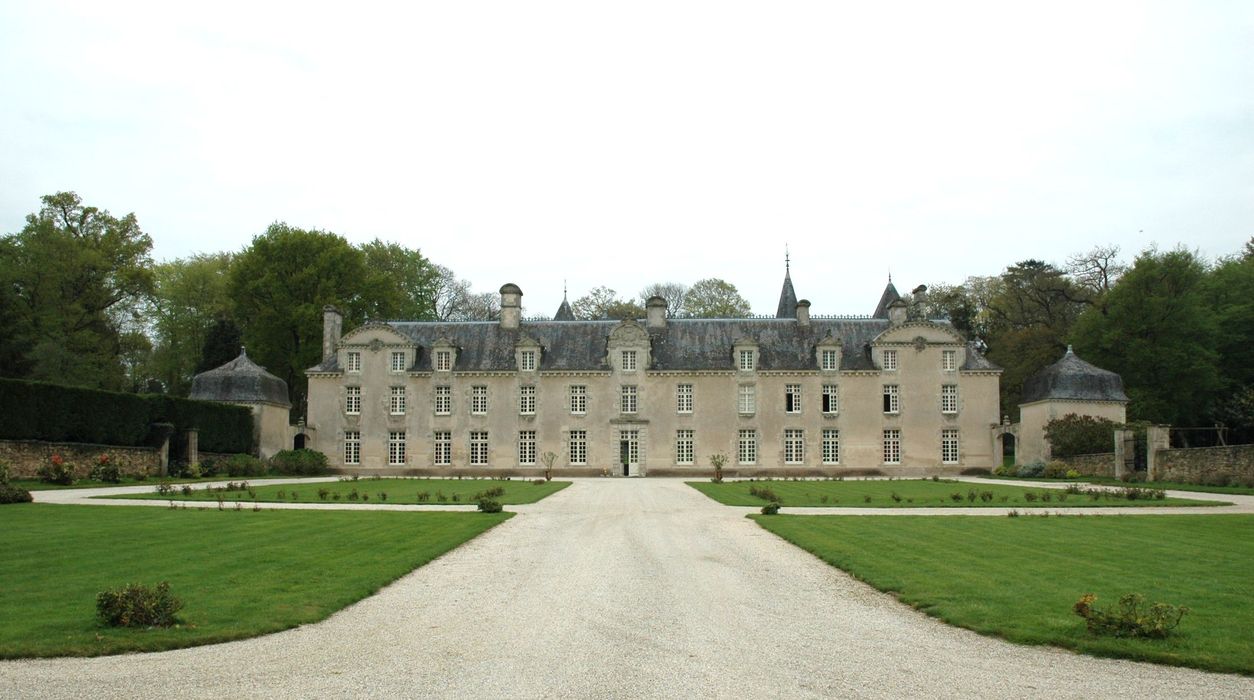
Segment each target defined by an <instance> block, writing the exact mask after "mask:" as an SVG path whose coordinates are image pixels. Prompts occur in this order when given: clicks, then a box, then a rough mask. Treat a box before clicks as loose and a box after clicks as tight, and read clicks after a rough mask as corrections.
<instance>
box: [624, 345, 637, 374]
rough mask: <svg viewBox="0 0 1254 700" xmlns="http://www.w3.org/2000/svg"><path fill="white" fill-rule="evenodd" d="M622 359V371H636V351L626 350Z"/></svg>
mask: <svg viewBox="0 0 1254 700" xmlns="http://www.w3.org/2000/svg"><path fill="white" fill-rule="evenodd" d="M622 358H623V362H622V369H623V371H624V372H634V371H636V351H635V350H624V351H623V354H622Z"/></svg>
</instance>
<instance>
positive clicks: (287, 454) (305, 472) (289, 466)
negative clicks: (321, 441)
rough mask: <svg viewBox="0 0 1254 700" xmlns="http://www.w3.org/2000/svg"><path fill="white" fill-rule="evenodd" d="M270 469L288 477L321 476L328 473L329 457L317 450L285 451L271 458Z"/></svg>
mask: <svg viewBox="0 0 1254 700" xmlns="http://www.w3.org/2000/svg"><path fill="white" fill-rule="evenodd" d="M270 468H271V469H273V470H274V472H275V473H276V474H284V475H287V476H320V475H322V474H326V473H327V456H326V455H324V454H322V453H321V452H319V451H317V450H309V449H300V450H283V451H282V452H279V453H278V454H276V455H274V456H273V457H271V458H270Z"/></svg>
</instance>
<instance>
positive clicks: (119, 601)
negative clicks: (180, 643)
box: [96, 581, 183, 627]
mask: <svg viewBox="0 0 1254 700" xmlns="http://www.w3.org/2000/svg"><path fill="white" fill-rule="evenodd" d="M182 608H183V601H181V600H179V599H178V598H175V597H174V596H173V595H170V584H169V583H168V582H166V581H162V582H161V583H158V584H157V586H156V588H149V587H147V586H141V585H140V584H137V583H131V584H127V585H126V586H124V587H122V588H119V589H117V590H114V591H101V592H100V593H99V594H98V595H97V596H96V616H97V617H99V618H100V621H101V622H103V623H104V624H106V625H108V626H110V627H173V626H174V625H175V624H177V623H178V620H177V619H176V618H175V617H174V615H175V614H176V613H177V612H178V611H179V610H181V609H182Z"/></svg>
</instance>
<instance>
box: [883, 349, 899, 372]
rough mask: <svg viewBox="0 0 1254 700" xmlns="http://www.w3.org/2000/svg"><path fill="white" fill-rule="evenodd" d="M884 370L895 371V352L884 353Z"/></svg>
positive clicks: (886, 351) (887, 351)
mask: <svg viewBox="0 0 1254 700" xmlns="http://www.w3.org/2000/svg"><path fill="white" fill-rule="evenodd" d="M884 369H885V371H892V370H895V369H897V351H896V350H885V351H884Z"/></svg>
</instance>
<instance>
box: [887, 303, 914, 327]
mask: <svg viewBox="0 0 1254 700" xmlns="http://www.w3.org/2000/svg"><path fill="white" fill-rule="evenodd" d="M908 308H909V306H908V305H907V304H906V302H905V301H902V300H901V299H898V300H897V301H894V302H893V303H891V304H889V305H888V323H889V325H892V326H897V325H901V324H903V323H905V322H906V310H907V309H908Z"/></svg>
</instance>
